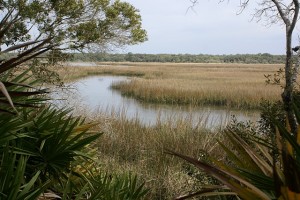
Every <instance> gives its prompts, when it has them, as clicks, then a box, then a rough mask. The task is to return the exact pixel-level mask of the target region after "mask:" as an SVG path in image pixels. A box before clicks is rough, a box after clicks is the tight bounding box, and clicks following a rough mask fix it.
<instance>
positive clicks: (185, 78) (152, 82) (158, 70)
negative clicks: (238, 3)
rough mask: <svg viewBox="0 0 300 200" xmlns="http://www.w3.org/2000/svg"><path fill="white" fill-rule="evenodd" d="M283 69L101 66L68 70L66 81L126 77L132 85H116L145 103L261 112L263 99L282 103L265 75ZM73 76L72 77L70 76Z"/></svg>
mask: <svg viewBox="0 0 300 200" xmlns="http://www.w3.org/2000/svg"><path fill="white" fill-rule="evenodd" d="M280 67H282V66H281V65H261V64H173V63H172V64H169V63H99V65H98V66H97V67H67V68H66V71H65V72H64V71H60V74H61V76H62V77H64V78H65V80H67V81H68V80H71V79H76V78H80V77H83V76H89V75H100V74H101V75H105V74H112V75H125V76H131V77H134V78H132V80H131V81H130V82H120V83H117V84H114V86H113V88H114V89H117V90H120V91H121V92H122V93H123V94H124V95H129V96H131V97H133V98H136V99H139V100H141V101H144V102H152V103H167V104H177V105H178V104H179V105H182V104H190V105H217V106H227V107H234V108H242V109H249V108H258V107H259V103H260V101H261V99H268V100H270V101H276V100H279V99H280V90H281V88H280V87H279V86H274V85H266V83H265V81H266V79H265V77H264V75H267V74H274V73H276V71H277V70H278V69H279V68H280ZM71 74H72V75H71Z"/></svg>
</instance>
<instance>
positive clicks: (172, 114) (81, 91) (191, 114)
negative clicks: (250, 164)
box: [59, 76, 259, 128]
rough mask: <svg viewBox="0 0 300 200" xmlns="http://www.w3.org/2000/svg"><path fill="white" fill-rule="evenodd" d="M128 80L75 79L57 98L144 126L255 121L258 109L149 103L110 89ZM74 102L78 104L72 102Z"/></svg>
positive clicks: (105, 78) (72, 104) (95, 77)
mask: <svg viewBox="0 0 300 200" xmlns="http://www.w3.org/2000/svg"><path fill="white" fill-rule="evenodd" d="M124 80H128V81H130V78H128V77H124V76H92V77H86V78H83V79H80V80H77V81H75V82H73V83H71V84H70V85H69V86H70V87H71V88H74V89H75V90H73V92H72V93H70V92H68V93H65V94H64V95H62V93H60V94H59V96H60V97H59V98H63V99H66V101H65V103H67V104H68V106H70V107H74V106H78V102H80V105H84V106H85V107H86V108H88V109H90V110H91V111H97V110H98V111H99V112H100V111H101V112H107V114H109V113H110V112H111V111H112V110H114V111H116V112H122V113H123V114H124V115H125V117H126V118H127V119H136V118H138V119H139V121H140V122H141V123H143V124H145V125H155V124H156V123H157V122H158V121H161V122H163V121H165V120H168V121H174V122H175V121H176V120H178V119H189V120H192V122H193V123H194V124H201V125H202V126H204V127H206V128H213V127H220V126H224V125H226V124H227V123H228V122H229V121H230V120H231V119H232V115H234V116H235V117H236V118H237V119H238V120H240V121H247V120H251V121H256V120H257V119H258V117H259V113H258V112H257V111H240V110H228V109H225V108H220V107H193V108H192V107H189V106H173V105H164V104H148V103H142V102H139V101H137V100H135V99H133V98H128V97H125V96H122V95H121V93H120V92H119V91H116V90H112V89H111V88H110V86H111V84H112V83H113V82H118V81H124ZM75 102H77V105H76V104H75Z"/></svg>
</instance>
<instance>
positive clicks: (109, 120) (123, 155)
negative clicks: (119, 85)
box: [79, 111, 222, 200]
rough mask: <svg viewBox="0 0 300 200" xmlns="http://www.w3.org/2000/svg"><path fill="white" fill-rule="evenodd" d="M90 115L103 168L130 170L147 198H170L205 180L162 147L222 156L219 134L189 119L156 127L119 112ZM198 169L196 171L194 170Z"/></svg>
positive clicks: (110, 171)
mask: <svg viewBox="0 0 300 200" xmlns="http://www.w3.org/2000/svg"><path fill="white" fill-rule="evenodd" d="M79 114H80V115H81V116H82V115H86V116H90V117H91V119H90V120H92V121H96V122H99V126H98V129H97V131H100V132H103V135H102V136H101V137H100V138H99V140H98V141H97V142H96V143H95V147H97V149H98V152H99V159H100V164H101V166H102V169H103V170H104V171H106V172H107V173H117V174H118V173H123V172H125V171H126V172H129V171H130V172H133V173H134V174H137V175H138V176H139V178H141V179H143V180H144V181H145V182H146V185H145V186H146V187H148V188H150V189H151V190H150V192H149V193H148V195H147V197H146V199H153V200H155V199H173V198H174V197H176V196H179V195H182V194H185V193H186V192H188V191H191V189H193V188H194V189H195V188H199V187H200V184H201V183H202V184H204V183H206V184H207V183H208V176H205V175H202V176H201V180H197V179H196V178H195V176H196V175H199V172H198V171H197V170H195V169H194V168H193V167H192V166H191V165H188V164H187V163H185V162H183V161H182V160H180V159H178V158H175V157H172V156H170V155H168V154H166V153H165V149H171V150H174V151H177V152H181V153H184V154H186V155H191V156H194V157H199V156H200V155H202V151H201V149H204V150H207V151H209V152H210V153H212V154H214V155H222V152H221V151H219V150H218V148H216V140H215V139H216V138H219V139H220V137H221V135H220V134H218V133H213V132H211V131H210V130H207V129H204V128H202V127H200V126H199V127H195V126H194V125H192V122H191V121H189V120H188V119H181V120H178V121H177V122H175V123H174V122H173V121H168V122H161V123H158V124H157V125H156V126H153V127H147V126H143V125H141V124H140V123H139V122H138V120H137V119H133V120H127V119H126V118H125V117H124V113H122V112H112V113H111V114H110V115H107V114H104V113H101V112H99V111H97V112H95V113H94V114H91V113H88V114H87V113H83V112H80V113H79ZM196 171H197V172H196Z"/></svg>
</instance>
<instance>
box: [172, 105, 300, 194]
mask: <svg viewBox="0 0 300 200" xmlns="http://www.w3.org/2000/svg"><path fill="white" fill-rule="evenodd" d="M299 108H300V103H299V102H297V103H296V104H294V107H293V109H294V111H295V114H296V116H297V120H298V123H299V122H300V110H299ZM272 123H273V125H274V127H276V129H275V132H274V133H273V135H272V136H269V137H268V136H266V135H265V134H259V133H257V134H253V135H249V134H247V137H241V135H243V134H245V133H243V132H239V131H238V129H235V130H233V129H228V130H226V131H225V134H226V138H227V139H228V140H229V141H230V143H231V145H227V146H226V145H225V144H224V143H222V142H221V141H218V143H219V145H220V146H221V147H222V148H223V150H224V152H225V153H226V159H225V160H223V161H220V160H217V159H216V158H214V157H213V156H211V155H207V156H208V158H209V162H207V161H203V160H201V159H200V160H197V159H194V158H192V157H189V156H185V155H183V154H180V153H176V152H173V151H168V152H169V153H170V154H172V155H175V156H178V157H180V158H182V159H184V160H186V161H188V162H189V163H192V164H193V165H195V166H196V167H198V168H199V169H202V170H204V171H205V172H206V173H208V174H210V175H211V176H213V177H215V178H216V179H218V180H219V181H220V183H222V184H221V185H219V186H211V187H209V189H210V190H209V191H206V190H203V192H202V193H201V192H197V194H201V195H204V196H207V195H226V194H224V193H223V192H224V191H225V192H227V191H228V190H229V191H233V192H234V193H231V195H233V194H236V195H238V196H239V197H241V198H243V199H275V198H276V199H286V200H288V199H299V197H300V184H299V180H300V167H299V166H300V165H299V156H300V151H299V149H300V144H299V137H300V131H298V134H297V135H293V134H292V133H291V130H290V128H289V126H288V125H287V127H285V125H283V124H282V123H281V122H280V121H278V120H277V119H276V118H274V117H273V118H272ZM287 124H288V123H287ZM298 130H300V126H298ZM224 187H225V188H224ZM220 190H222V191H220ZM191 196H193V194H191V195H186V196H185V198H188V197H191ZM182 199H184V198H182Z"/></svg>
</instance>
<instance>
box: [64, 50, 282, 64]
mask: <svg viewBox="0 0 300 200" xmlns="http://www.w3.org/2000/svg"><path fill="white" fill-rule="evenodd" d="M69 55H70V56H69V58H68V60H69V61H81V62H163V63H165V62H170V63H246V64H250V63H251V64H254V63H261V64H283V63H284V59H285V56H283V55H271V54H268V53H262V54H261V53H260V54H237V55H206V54H199V55H192V54H133V53H128V54H108V53H83V54H79V53H74V54H69Z"/></svg>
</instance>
